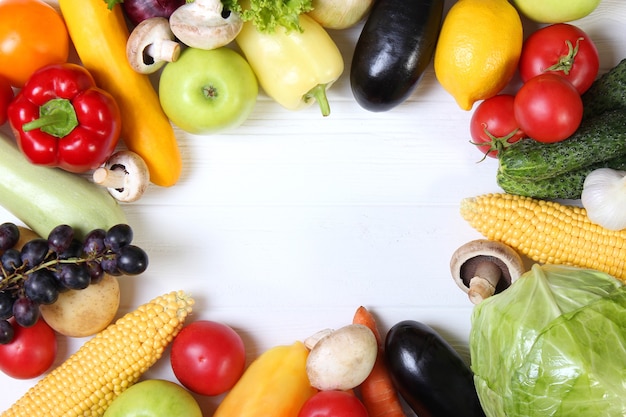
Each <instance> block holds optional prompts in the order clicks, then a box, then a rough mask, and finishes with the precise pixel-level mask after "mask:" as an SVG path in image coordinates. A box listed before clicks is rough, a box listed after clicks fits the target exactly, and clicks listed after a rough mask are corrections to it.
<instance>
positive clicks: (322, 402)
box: [298, 391, 368, 417]
mask: <svg viewBox="0 0 626 417" xmlns="http://www.w3.org/2000/svg"><path fill="white" fill-rule="evenodd" d="M298 417H368V414H367V409H366V408H365V406H364V405H363V403H362V402H361V401H360V400H359V399H358V398H357V397H356V396H355V395H354V394H352V393H350V392H346V391H320V392H318V393H317V394H315V395H313V396H312V397H311V398H309V399H308V400H307V401H306V402H305V403H304V404H303V405H302V408H300V412H299V413H298Z"/></svg>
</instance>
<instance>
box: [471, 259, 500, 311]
mask: <svg viewBox="0 0 626 417" xmlns="http://www.w3.org/2000/svg"><path fill="white" fill-rule="evenodd" d="M501 277H502V270H501V269H500V268H499V267H498V266H497V265H496V264H494V263H493V262H491V261H483V262H481V263H480V264H479V265H478V266H477V267H476V271H475V273H474V277H473V278H471V279H470V282H469V290H468V292H467V294H468V296H469V299H470V301H471V302H472V303H473V304H478V303H480V302H481V301H483V300H484V299H485V298H488V297H491V296H492V295H493V294H495V292H496V286H497V285H498V281H500V278H501Z"/></svg>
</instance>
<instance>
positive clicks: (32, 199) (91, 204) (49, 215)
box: [0, 133, 127, 237]
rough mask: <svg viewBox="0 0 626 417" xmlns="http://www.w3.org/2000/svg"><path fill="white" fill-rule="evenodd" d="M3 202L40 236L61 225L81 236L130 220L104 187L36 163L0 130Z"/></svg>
mask: <svg viewBox="0 0 626 417" xmlns="http://www.w3.org/2000/svg"><path fill="white" fill-rule="evenodd" d="M0 178H1V179H2V180H1V181H0V205H2V206H3V207H4V208H5V209H6V210H7V211H9V212H11V213H12V214H13V215H14V216H15V217H17V218H18V219H20V220H21V221H22V222H24V224H26V226H28V227H29V228H30V229H32V230H33V231H34V232H35V233H37V235H39V236H48V234H49V233H50V231H51V230H52V229H53V228H54V227H55V226H58V225H60V224H68V225H70V226H72V227H73V228H74V229H75V231H76V234H77V235H78V236H79V237H82V236H84V234H86V233H87V232H89V231H91V230H93V229H105V230H106V229H108V228H109V227H111V226H114V225H116V224H119V223H127V221H126V215H125V213H124V211H123V209H122V207H121V206H120V205H119V204H118V202H117V201H116V200H115V199H114V198H113V197H112V196H111V194H109V193H108V191H107V190H106V189H105V188H104V187H100V186H99V185H96V184H94V183H92V182H89V181H88V180H86V179H85V178H83V177H82V176H80V175H77V174H73V173H70V172H67V171H63V170H61V169H59V168H49V167H44V166H41V165H33V164H31V163H30V162H28V160H27V159H26V158H25V157H24V155H23V154H22V153H21V152H20V151H19V149H17V146H15V142H14V141H13V140H12V139H11V138H8V137H6V136H5V135H3V134H1V133H0Z"/></svg>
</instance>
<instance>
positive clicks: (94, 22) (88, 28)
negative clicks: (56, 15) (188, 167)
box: [59, 0, 182, 187]
mask: <svg viewBox="0 0 626 417" xmlns="http://www.w3.org/2000/svg"><path fill="white" fill-rule="evenodd" d="M59 6H60V8H61V13H62V14H63V18H64V19H65V24H66V25H67V29H68V31H69V34H70V37H71V39H72V42H73V44H74V47H75V49H76V52H77V54H78V57H79V58H80V60H81V62H82V64H83V65H84V66H85V68H87V69H88V70H89V71H90V72H91V74H92V75H93V77H94V79H95V80H96V83H97V84H98V86H99V87H100V88H102V89H104V90H106V91H108V92H109V93H110V94H111V95H113V97H114V98H115V99H116V101H117V103H118V105H119V106H120V110H121V113H122V134H121V138H122V139H123V141H124V143H125V144H126V146H127V148H128V149H129V150H131V151H133V152H135V153H137V154H139V155H140V156H141V157H142V158H143V159H144V161H145V162H146V165H147V166H148V169H149V171H150V181H151V182H152V183H153V184H156V185H159V186H164V187H169V186H171V185H174V184H175V183H176V182H177V180H178V178H179V177H180V173H181V170H182V162H181V156H180V150H179V148H178V143H177V141H176V136H175V134H174V129H173V127H172V125H171V123H170V121H169V119H168V118H167V116H166V115H165V113H164V112H163V110H162V109H161V103H160V102H159V97H158V95H157V93H156V90H155V89H154V87H153V86H152V82H151V81H150V78H149V77H148V76H146V75H144V74H140V73H138V72H136V71H134V70H133V69H132V68H131V66H130V64H129V63H128V60H127V58H126V42H127V41H128V37H129V35H130V32H129V29H128V27H127V26H126V21H125V19H124V15H123V14H122V10H121V8H120V6H119V5H116V6H114V7H113V9H112V10H109V9H108V8H107V3H106V2H105V1H104V0H59Z"/></svg>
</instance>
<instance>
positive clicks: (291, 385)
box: [213, 342, 317, 417]
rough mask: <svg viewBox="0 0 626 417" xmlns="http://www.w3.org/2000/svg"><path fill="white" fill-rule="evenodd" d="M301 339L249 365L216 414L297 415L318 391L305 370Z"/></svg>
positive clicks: (244, 416)
mask: <svg viewBox="0 0 626 417" xmlns="http://www.w3.org/2000/svg"><path fill="white" fill-rule="evenodd" d="M308 355H309V350H308V349H307V348H306V347H305V346H304V344H303V343H302V342H295V343H294V344H292V345H288V346H287V345H286V346H276V347H273V348H272V349H269V350H267V351H265V352H264V353H263V354H261V356H259V357H258V358H257V359H256V360H255V361H254V362H252V363H251V364H250V366H249V367H248V369H246V371H245V372H244V374H243V375H242V377H241V378H240V379H239V381H237V383H236V384H235V386H234V387H233V389H232V390H231V391H230V392H229V393H228V394H226V397H224V400H223V401H222V402H221V403H220V405H219V406H218V408H217V410H216V411H215V414H214V415H213V417H297V416H298V412H299V411H300V408H301V407H302V405H303V404H304V403H305V402H306V400H308V399H309V398H310V397H312V396H313V395H314V394H315V393H316V392H317V390H316V389H315V388H313V387H311V384H310V383H309V379H308V377H307V373H306V358H307V356H308Z"/></svg>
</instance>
